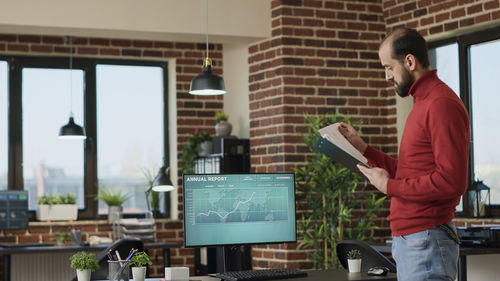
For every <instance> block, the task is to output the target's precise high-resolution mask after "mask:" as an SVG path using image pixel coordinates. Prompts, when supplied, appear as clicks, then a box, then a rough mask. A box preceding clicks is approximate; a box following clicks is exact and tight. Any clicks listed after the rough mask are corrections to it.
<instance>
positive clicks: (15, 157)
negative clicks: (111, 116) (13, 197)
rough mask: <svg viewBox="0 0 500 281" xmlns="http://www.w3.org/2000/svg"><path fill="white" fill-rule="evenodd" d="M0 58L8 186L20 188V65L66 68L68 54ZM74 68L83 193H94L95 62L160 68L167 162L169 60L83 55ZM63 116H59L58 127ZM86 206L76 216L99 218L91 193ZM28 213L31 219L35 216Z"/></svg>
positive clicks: (168, 202) (168, 207)
mask: <svg viewBox="0 0 500 281" xmlns="http://www.w3.org/2000/svg"><path fill="white" fill-rule="evenodd" d="M0 60H3V61H6V62H7V64H8V78H7V79H8V82H9V86H8V93H7V96H8V101H9V109H8V111H9V112H8V119H9V120H8V183H7V184H8V189H9V190H23V188H24V185H23V169H22V161H23V151H22V147H23V146H22V144H23V143H22V141H23V139H22V69H23V68H53V69H69V56H66V57H65V56H58V57H52V56H18V55H12V56H10V55H0ZM72 60H73V62H72V63H73V69H80V70H82V71H83V72H84V85H83V86H84V94H83V95H84V104H83V107H84V108H83V116H84V117H83V118H84V120H83V126H85V130H86V134H87V139H86V140H83V142H84V146H83V147H84V151H83V153H84V157H83V159H84V160H83V161H84V165H83V166H84V171H83V172H84V176H83V178H84V184H83V185H84V194H85V195H90V194H97V190H98V189H97V183H98V175H97V168H98V167H97V145H96V144H97V116H96V114H97V103H96V101H97V76H96V75H97V72H96V67H97V65H128V66H156V67H161V68H162V70H163V120H164V121H163V148H162V149H163V155H159V156H158V157H159V159H165V160H164V161H165V162H166V163H169V160H170V159H169V153H168V152H169V150H168V149H169V137H168V135H169V128H168V123H169V122H168V121H169V120H168V108H169V105H168V102H169V101H168V63H167V62H166V61H148V60H130V59H107V58H83V57H73V58H72ZM64 121H65V119H61V126H62V125H63V123H64ZM170 198H171V196H170V193H165V205H166V206H165V212H166V217H170V204H171V199H170ZM84 202H85V208H84V209H80V210H78V219H100V218H103V217H104V216H103V215H101V216H99V215H98V202H97V201H96V200H94V199H93V197H92V196H85V199H84ZM34 213H35V212H34V211H31V212H30V219H33V218H34V217H35V214H34Z"/></svg>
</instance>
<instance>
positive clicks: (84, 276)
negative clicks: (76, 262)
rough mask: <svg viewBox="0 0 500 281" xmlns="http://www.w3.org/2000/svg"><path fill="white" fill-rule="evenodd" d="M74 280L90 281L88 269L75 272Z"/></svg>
mask: <svg viewBox="0 0 500 281" xmlns="http://www.w3.org/2000/svg"><path fill="white" fill-rule="evenodd" d="M76 279H77V280H78V281H90V269H84V270H78V269H77V270H76Z"/></svg>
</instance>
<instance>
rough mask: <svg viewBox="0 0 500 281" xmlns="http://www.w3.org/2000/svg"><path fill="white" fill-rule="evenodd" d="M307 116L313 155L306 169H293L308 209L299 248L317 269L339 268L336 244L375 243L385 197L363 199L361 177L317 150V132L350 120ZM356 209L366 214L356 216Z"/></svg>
mask: <svg viewBox="0 0 500 281" xmlns="http://www.w3.org/2000/svg"><path fill="white" fill-rule="evenodd" d="M304 117H305V119H306V120H307V121H308V124H307V126H308V133H307V134H306V135H305V136H304V142H305V144H306V145H307V147H308V148H309V149H310V151H311V153H312V154H311V156H310V157H308V158H307V160H306V162H305V163H304V166H303V167H300V168H298V169H295V170H294V171H295V173H296V176H297V185H298V190H299V191H300V192H299V193H298V200H300V201H301V202H302V203H304V205H305V206H307V207H306V208H307V211H305V212H304V213H303V214H302V217H301V219H300V220H299V221H298V222H297V228H298V230H299V231H298V236H299V237H298V239H299V240H300V242H299V245H298V248H300V249H307V254H308V257H309V259H311V260H312V261H313V266H314V268H324V269H327V268H338V267H339V266H340V263H339V261H338V259H337V256H336V252H335V249H336V245H337V242H338V241H341V240H343V239H358V240H364V241H371V240H373V238H372V234H373V230H375V229H377V226H376V225H375V223H374V222H373V221H372V220H371V218H374V217H375V216H376V214H377V212H379V211H381V209H382V203H383V200H384V199H385V197H383V196H382V197H377V196H376V195H375V194H374V193H372V195H370V196H366V195H365V196H364V197H362V196H361V194H360V192H358V191H357V190H356V189H357V187H358V185H359V184H360V180H361V178H360V177H359V176H357V175H356V174H354V173H353V172H351V171H350V170H349V169H347V168H345V167H343V166H341V165H340V164H337V163H335V162H334V161H333V160H332V159H331V158H329V157H327V156H325V155H324V154H322V153H320V152H317V151H316V150H315V149H314V144H315V143H316V141H317V140H318V138H319V137H320V135H319V133H318V129H320V128H323V127H326V126H328V125H330V124H333V123H335V122H340V121H343V122H346V123H350V121H349V120H348V119H347V118H345V117H343V116H338V115H335V114H330V115H321V116H310V115H305V116H304ZM365 184H366V183H365ZM355 209H361V211H364V212H365V213H364V214H363V215H357V214H356V213H354V212H353V210H355Z"/></svg>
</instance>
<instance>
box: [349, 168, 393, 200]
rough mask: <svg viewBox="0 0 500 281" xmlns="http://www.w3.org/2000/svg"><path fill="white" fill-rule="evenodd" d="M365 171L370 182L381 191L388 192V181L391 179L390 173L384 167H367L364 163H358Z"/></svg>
mask: <svg viewBox="0 0 500 281" xmlns="http://www.w3.org/2000/svg"><path fill="white" fill-rule="evenodd" d="M356 166H357V167H358V169H359V170H360V171H361V173H363V174H364V175H365V176H366V177H367V178H368V180H369V181H370V183H371V184H372V185H373V186H375V187H376V188H377V189H378V190H379V191H380V192H382V193H384V194H387V181H388V180H389V173H387V171H386V170H384V169H382V168H367V167H365V166H363V165H359V164H358V165H356Z"/></svg>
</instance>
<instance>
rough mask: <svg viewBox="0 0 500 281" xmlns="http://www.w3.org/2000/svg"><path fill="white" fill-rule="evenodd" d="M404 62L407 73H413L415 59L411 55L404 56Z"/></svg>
mask: <svg viewBox="0 0 500 281" xmlns="http://www.w3.org/2000/svg"><path fill="white" fill-rule="evenodd" d="M404 62H405V66H406V68H407V69H408V70H409V71H415V69H416V68H417V59H416V58H415V56H414V55H412V54H408V55H406V57H405V60H404Z"/></svg>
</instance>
